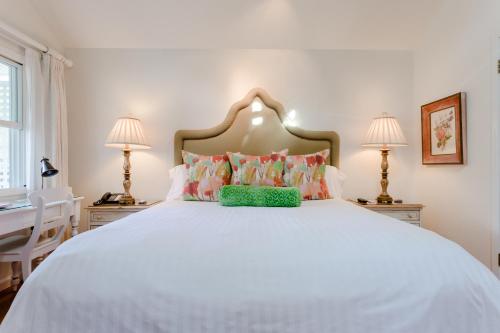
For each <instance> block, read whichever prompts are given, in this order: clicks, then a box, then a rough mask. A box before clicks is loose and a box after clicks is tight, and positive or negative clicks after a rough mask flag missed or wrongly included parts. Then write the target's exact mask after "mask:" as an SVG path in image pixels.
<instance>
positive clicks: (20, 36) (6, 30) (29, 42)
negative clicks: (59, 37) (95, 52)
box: [0, 20, 73, 67]
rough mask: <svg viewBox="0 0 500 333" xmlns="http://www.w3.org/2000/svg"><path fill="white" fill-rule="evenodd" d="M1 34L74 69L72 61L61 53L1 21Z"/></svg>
mask: <svg viewBox="0 0 500 333" xmlns="http://www.w3.org/2000/svg"><path fill="white" fill-rule="evenodd" d="M0 34H2V35H4V36H5V37H7V38H9V39H11V40H13V41H14V42H17V43H21V44H23V45H24V46H29V47H32V48H35V49H37V50H39V51H42V52H44V53H47V54H50V55H51V56H53V57H54V58H56V59H58V60H61V61H62V62H63V63H64V65H66V66H67V67H73V62H72V61H71V60H69V59H67V58H65V57H64V56H63V55H62V54H61V53H59V52H57V51H56V50H53V49H51V48H48V47H47V46H45V45H43V44H42V43H40V42H38V41H36V40H34V39H33V38H31V37H30V36H28V35H26V34H25V33H23V32H21V31H19V30H17V29H15V28H13V27H11V26H10V25H8V24H7V23H5V22H3V21H1V20H0Z"/></svg>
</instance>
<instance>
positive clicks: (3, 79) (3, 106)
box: [0, 56, 25, 196]
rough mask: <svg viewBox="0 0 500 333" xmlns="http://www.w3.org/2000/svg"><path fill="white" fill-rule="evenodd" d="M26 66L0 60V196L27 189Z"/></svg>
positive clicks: (1, 58)
mask: <svg viewBox="0 0 500 333" xmlns="http://www.w3.org/2000/svg"><path fill="white" fill-rule="evenodd" d="M22 91H23V66H22V65H20V64H18V63H16V62H13V61H10V60H8V59H6V58H4V57H2V56H0V196H2V195H7V194H13V193H15V192H16V191H15V190H16V189H22V188H23V187H24V175H25V168H24V165H25V163H24V155H25V154H24V150H25V149H24V131H23V111H22V110H23V98H22Z"/></svg>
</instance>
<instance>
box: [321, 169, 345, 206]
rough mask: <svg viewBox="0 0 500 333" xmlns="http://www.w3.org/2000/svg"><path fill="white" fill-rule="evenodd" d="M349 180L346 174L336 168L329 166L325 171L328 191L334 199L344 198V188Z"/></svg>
mask: <svg viewBox="0 0 500 333" xmlns="http://www.w3.org/2000/svg"><path fill="white" fill-rule="evenodd" d="M346 178H347V176H346V175H345V173H343V172H342V171H340V170H339V169H337V168H336V167H334V166H331V165H327V166H326V171H325V179H326V185H327V186H328V191H329V192H330V194H331V195H332V196H333V197H334V198H342V192H343V189H342V186H343V185H344V181H345V179H346Z"/></svg>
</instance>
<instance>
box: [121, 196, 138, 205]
mask: <svg viewBox="0 0 500 333" xmlns="http://www.w3.org/2000/svg"><path fill="white" fill-rule="evenodd" d="M119 203H120V205H135V199H134V198H133V197H132V196H131V195H128V196H126V195H122V197H121V198H120V201H119Z"/></svg>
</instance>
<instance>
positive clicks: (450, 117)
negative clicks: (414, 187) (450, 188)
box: [421, 93, 466, 164]
mask: <svg viewBox="0 0 500 333" xmlns="http://www.w3.org/2000/svg"><path fill="white" fill-rule="evenodd" d="M421 113H422V164H464V150H465V149H464V148H465V135H466V130H465V120H466V118H465V93H458V94H455V95H451V96H448V97H446V98H443V99H440V100H438V101H435V102H432V103H429V104H425V105H422V107H421Z"/></svg>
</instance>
